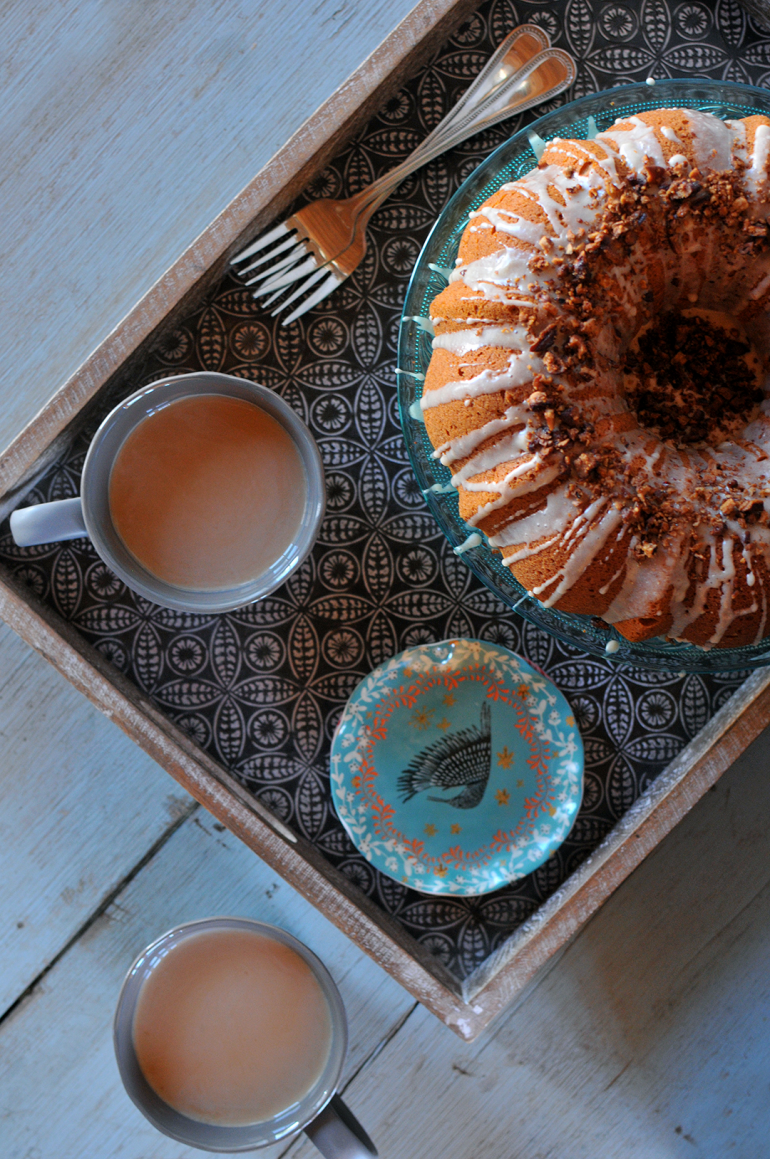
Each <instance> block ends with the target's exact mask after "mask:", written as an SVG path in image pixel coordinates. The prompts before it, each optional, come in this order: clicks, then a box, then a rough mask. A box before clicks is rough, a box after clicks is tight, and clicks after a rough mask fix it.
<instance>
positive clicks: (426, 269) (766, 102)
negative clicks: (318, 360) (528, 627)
mask: <svg viewBox="0 0 770 1159" xmlns="http://www.w3.org/2000/svg"><path fill="white" fill-rule="evenodd" d="M667 105H668V106H673V107H677V106H678V107H691V108H699V109H701V110H703V109H707V110H709V109H712V110H713V109H719V108H726V107H727V106H730V105H732V106H734V107H733V109H731V110H729V111H730V114H731V115H733V116H738V115H744V116H745V115H749V114H750V113H751V112H752V111H755V112H757V111H758V112H763V113H766V114H768V115H770V92H768V91H766V90H764V89H759V88H756V87H755V86H753V85H746V84H741V83H737V82H731V81H715V80H706V79H703V80H687V79H686V78H685V79H679V80H664V81H656V83H655V85H654V86H649V85H647V84H646V83H644V82H642V83H640V84H633V85H622V86H619V87H617V88H613V89H607V90H606V91H604V92H600V93H595V94H590V95H588V96H583V97H580V98H578V99H577V100H575V101H571V102H569V103H568V104H566V105H563V106H560V107H559V108H558V109H556V110H553V111H551V112H549V113H546V114H545V115H544V116H542V117H540V118H538V119H537V120H536V121H534V122H532V123H531V124H530V125H527V126H526V127H525V128H523V129H520V130H519V131H518V132H517V133H515V134H514V135H513V136H512V137H510V138H509V139H508V140H507V141H505V142H504V143H503V144H502V145H500V146H499V147H498V148H497V149H496V150H495V151H494V152H493V153H492V154H491V155H490V156H489V157H488V158H487V159H486V160H485V161H483V162H482V163H481V164H480V165H479V166H478V168H477V169H475V170H474V171H473V173H471V174H470V176H469V177H467V178H466V180H465V181H464V182H463V184H462V185H461V186H460V187H459V189H458V190H457V191H456V192H455V193H454V195H453V196H452V198H451V199H450V200H449V202H448V203H447V205H446V206H445V208H444V209H443V210H442V212H441V213H440V215H439V217H438V219H437V220H436V222H435V224H434V226H433V228H432V229H431V232H430V234H429V235H428V238H427V240H426V242H425V244H424V246H423V248H422V251H421V253H420V255H419V257H418V259H417V262H416V264H415V268H414V270H413V272H412V276H411V278H410V281H409V285H408V287H407V292H406V297H405V300H404V309H403V313H402V318H401V325H400V328H399V341H398V367H399V372H398V374H397V379H398V403H399V413H400V418H401V427H402V431H403V434H404V440H405V442H406V447H407V452H408V454H409V459H410V462H411V464H412V469H413V470H414V473H415V476H416V478H417V481H418V483H419V485H420V488H421V490H422V492H423V494H424V496H425V499H426V501H427V504H428V508H429V510H430V512H431V514H432V515H433V517H434V518H435V520H436V521H437V523H438V525H439V527H440V528H441V530H442V531H443V533H444V535H445V536H446V538H447V539H448V540H449V542H450V544H451V545H452V547H453V548H455V549H457V548H460V549H463V548H464V550H463V551H462V558H463V559H464V561H465V563H466V564H467V565H468V567H470V569H471V570H472V571H473V572H474V574H475V575H476V576H477V577H478V578H479V579H480V580H481V581H482V583H484V584H485V585H486V586H487V587H488V588H490V590H491V591H493V592H494V593H495V595H497V596H498V598H499V599H500V600H501V601H502V603H503V604H505V605H506V606H507V607H508V608H509V609H515V610H516V611H518V612H519V613H520V614H521V615H522V616H523V617H524V619H526V620H528V621H529V622H530V623H533V624H535V625H536V626H537V627H539V628H543V629H544V630H545V631H547V632H548V633H549V634H550V635H552V636H555V637H556V638H557V639H558V640H560V641H562V642H563V643H566V644H568V645H571V646H572V647H573V648H575V649H576V650H578V651H580V652H588V653H590V654H592V655H594V656H602V657H605V658H609V659H611V660H613V661H614V662H616V663H625V664H633V665H636V666H638V667H641V668H653V669H657V670H659V671H665V672H672V671H673V672H677V671H681V672H719V671H722V672H731V671H740V670H742V669H751V668H761V667H765V666H767V665H769V664H770V640H768V639H765V640H763V641H760V642H759V643H758V644H750V645H746V646H745V647H743V648H713V649H703V648H699V647H697V646H696V645H693V644H679V643H674V642H671V643H669V642H667V641H665V640H663V639H661V638H658V639H656V640H651V641H643V642H640V643H632V642H630V641H627V640H625V639H624V637H623V636H621V635H620V633H618V632H617V631H616V630H615V629H614V628H611V627H610V626H609V625H605V626H603V627H599V626H598V624H597V623H595V622H594V619H593V617H590V616H579V615H575V614H571V613H565V612H558V611H556V610H555V609H553V608H546V607H544V605H542V604H540V603H539V602H538V601H537V600H536V599H534V597H532V596H529V595H528V594H527V592H526V591H525V589H524V588H523V587H522V586H521V584H519V583H518V581H517V580H515V579H514V577H513V575H512V574H511V573H510V572H509V571H508V569H506V568H504V566H503V564H502V563H501V562H500V560H499V557H497V556H496V554H495V553H494V552H493V551H492V549H491V548H490V547H489V546H488V544H487V543H486V541H485V540H484V539H483V537H482V542H481V543H480V544H479V545H478V546H467V545H468V537H469V534H470V533H472V531H473V529H472V528H470V527H468V526H467V525H466V524H465V523H464V522H463V521H462V520H461V519H460V517H459V514H458V513H457V496H456V493H455V492H454V488H451V487H450V489H449V491H443V490H439V488H445V487H447V486H448V483H449V477H450V472H449V471H448V469H447V468H446V467H443V466H442V465H441V464H440V463H438V462H437V460H434V459H432V457H431V455H430V451H431V450H432V448H430V447H429V444H428V442H427V436H426V434H425V426H424V423H422V422H421V421H420V420H417V419H415V418H414V417H413V416H412V415H411V414H410V407H412V406H413V404H414V403H415V401H416V399H418V398H419V393H418V389H417V387H418V380H416V379H415V378H414V377H413V374H412V373H411V372H412V371H416V372H417V373H418V374H419V373H423V374H424V370H425V367H426V366H427V361H428V360H429V357H430V340H429V336H428V334H427V332H426V331H424V330H423V329H422V328H421V327H420V325H419V323H416V322H415V321H414V318H415V316H416V317H418V318H419V317H424V316H425V313H426V307H427V305H428V304H429V302H430V301H431V300H432V299H433V297H435V295H436V294H437V293H438V292H439V290H440V289H441V288H442V287H443V285H444V284H445V279H443V278H441V277H440V274H439V273H437V272H436V270H434V269H431V266H440V265H441V262H439V261H437V258H443V261H444V262H446V265H445V266H444V268H450V265H451V264H453V263H454V256H455V255H456V252H457V245H458V244H459V239H460V236H461V234H462V230H463V228H464V226H465V223H466V221H467V217H468V213H469V212H470V210H471V209H473V208H474V207H476V206H478V205H480V204H481V203H482V202H483V201H484V200H485V199H486V198H487V197H488V196H490V194H491V193H492V192H494V191H495V189H497V188H499V186H500V185H502V184H503V183H504V182H505V181H507V180H511V179H512V178H515V176H521V175H523V174H524V173H525V172H528V171H529V170H530V169H532V168H534V165H535V163H536V161H535V155H534V153H533V152H532V146H531V144H530V135H531V134H533V133H535V134H537V135H538V136H540V137H542V138H543V140H549V139H551V138H553V137H555V136H560V135H564V131H565V130H566V129H568V128H569V127H572V128H573V129H577V130H578V131H577V133H576V135H577V136H581V135H583V136H585V135H586V132H585V126H583V127H582V129H581V128H580V126H579V124H578V122H580V121H581V120H582V121H585V120H587V118H588V116H589V115H590V116H593V117H594V118H595V120H597V122H598V123H599V128H600V129H601V128H603V127H608V126H609V124H611V123H612V121H614V120H616V119H617V117H618V116H619V115H623V114H629V113H631V111H632V107H633V106H635V107H636V109H637V111H638V110H639V109H641V108H643V107H645V106H646V107H647V108H664V107H666V106H667ZM604 122H606V124H605V123H604ZM517 162H518V164H519V171H518V172H516V173H515V175H514V174H513V173H507V172H506V170H507V169H509V168H513V167H514V166H515V165H516V163H517ZM452 251H453V252H452ZM434 487H435V488H436V489H435V490H433V488H434ZM610 641H614V644H611V645H610V647H611V648H615V646H616V645H617V650H616V651H614V653H608V652H607V644H608V643H609V642H610Z"/></svg>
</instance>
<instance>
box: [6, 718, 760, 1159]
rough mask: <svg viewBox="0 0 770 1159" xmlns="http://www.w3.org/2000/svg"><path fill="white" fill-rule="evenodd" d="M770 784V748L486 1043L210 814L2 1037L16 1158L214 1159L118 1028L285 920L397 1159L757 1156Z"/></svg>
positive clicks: (682, 829)
mask: <svg viewBox="0 0 770 1159" xmlns="http://www.w3.org/2000/svg"><path fill="white" fill-rule="evenodd" d="M768 765H770V733H765V734H763V736H762V737H760V738H759V740H757V741H756V742H755V743H754V745H752V746H751V748H750V749H748V750H747V752H746V753H745V754H744V755H743V756H742V757H741V758H740V759H739V761H738V762H737V763H736V765H735V766H734V767H733V769H731V770H730V771H729V772H728V773H727V774H726V775H725V776H724V777H723V779H722V780H721V781H720V783H719V784H718V785H717V786H716V788H715V790H714V791H713V792H712V793H709V794H707V795H706V797H705V798H704V799H703V800H702V801H701V802H700V803H699V805H698V806H697V808H696V809H695V810H694V811H693V812H692V813H690V814H689V815H688V817H687V818H686V819H685V820H684V821H683V822H682V823H681V824H680V826H679V827H678V828H677V829H676V830H675V831H674V832H673V833H671V834H670V835H669V836H668V837H667V838H666V839H665V841H664V842H663V843H662V844H661V845H660V846H659V848H658V849H657V850H656V851H655V853H653V854H652V855H651V857H650V858H649V859H648V860H647V861H646V862H645V863H644V865H643V866H641V867H640V868H639V869H638V870H637V871H636V873H635V874H633V876H632V877H630V878H629V879H628V880H627V881H626V882H625V883H624V884H623V885H622V886H621V887H620V889H619V890H618V891H617V893H616V894H615V895H614V896H613V898H611V899H610V901H609V902H608V903H607V904H606V905H605V906H604V908H603V909H602V910H601V912H600V913H599V914H598V915H597V916H596V918H595V919H594V920H593V921H592V922H591V923H590V924H589V925H588V926H587V927H586V928H585V929H584V930H583V932H582V933H581V934H580V936H579V937H578V938H577V939H576V940H575V941H574V942H573V943H572V945H571V946H570V947H569V948H568V949H567V950H566V952H565V953H564V954H563V956H562V957H561V959H560V960H559V961H558V962H557V963H556V964H555V965H554V966H553V968H552V969H551V971H550V972H549V973H548V974H547V976H545V977H544V978H542V980H541V981H540V983H539V984H538V985H536V986H535V987H534V988H533V989H532V990H531V991H530V993H529V994H528V995H527V996H526V998H525V999H524V1000H523V1001H522V1002H520V1004H519V1005H518V1006H517V1007H516V1008H515V1009H514V1010H513V1011H512V1013H511V1014H509V1015H508V1016H507V1017H505V1018H504V1019H503V1020H502V1021H501V1022H500V1023H498V1024H497V1025H496V1026H495V1027H494V1029H493V1030H492V1031H491V1032H489V1033H488V1034H486V1035H485V1036H483V1037H482V1038H481V1039H480V1040H478V1041H477V1042H476V1043H474V1044H471V1045H467V1044H463V1043H462V1042H460V1041H459V1040H458V1039H457V1038H456V1037H455V1036H454V1035H453V1034H452V1033H451V1032H450V1031H449V1030H448V1029H447V1028H445V1027H443V1026H442V1025H441V1024H440V1023H439V1022H438V1021H437V1020H436V1019H435V1018H433V1017H432V1016H431V1015H429V1014H428V1013H427V1012H426V1011H424V1010H423V1009H421V1008H419V1007H418V1008H413V1007H412V1004H411V1003H410V1001H409V999H408V997H407V996H406V995H405V993H404V991H403V990H401V988H400V987H398V986H397V985H396V983H394V982H393V981H392V979H390V978H388V977H387V975H385V974H384V973H383V972H382V971H380V970H379V969H378V968H377V967H376V966H374V965H373V964H372V963H371V962H369V961H368V960H367V959H366V958H365V957H364V956H363V955H361V953H360V952H359V951H358V950H357V949H355V947H354V946H353V945H352V944H351V943H350V942H349V941H348V940H347V939H346V938H344V936H343V935H341V934H340V933H339V932H338V931H337V930H335V929H334V928H333V927H332V926H331V925H330V924H329V923H328V922H326V920H325V919H324V918H321V917H320V916H319V915H318V914H317V912H316V911H315V910H314V909H313V908H312V907H310V906H308V905H307V903H306V902H304V901H303V900H302V899H300V898H299V897H298V895H297V894H296V893H295V892H294V891H293V890H292V889H291V887H289V886H288V885H286V884H285V883H282V882H281V881H280V879H278V878H277V877H276V876H275V875H274V874H272V873H271V872H270V870H269V869H267V868H266V867H265V866H264V865H262V864H261V863H260V862H259V861H258V860H257V859H256V858H254V856H253V855H252V854H250V853H249V852H248V850H246V849H245V848H244V847H243V846H242V845H241V844H239V843H238V842H237V841H236V840H235V839H234V838H233V837H232V836H231V835H229V834H228V833H227V832H226V831H221V832H219V831H218V830H217V828H216V826H215V825H214V824H213V823H212V821H211V819H210V818H208V817H207V815H206V814H205V813H203V812H199V813H198V814H197V815H196V817H194V818H192V819H190V820H188V821H186V822H185V823H184V824H183V826H182V827H181V829H180V830H179V831H178V832H177V833H176V834H175V835H174V836H173V837H172V838H171V839H170V840H169V841H168V843H167V844H166V845H165V847H164V848H163V849H162V850H161V852H160V853H158V854H157V855H156V856H155V858H153V860H152V861H151V862H150V863H149V864H148V865H147V866H146V867H145V868H144V869H143V870H142V871H141V872H140V874H139V875H138V876H137V878H136V879H135V881H133V882H132V883H131V884H130V885H129V886H128V887H127V889H126V890H125V891H124V893H123V894H121V895H120V897H118V899H117V900H116V903H115V905H114V906H112V907H111V908H110V909H109V910H108V911H107V913H106V914H105V916H104V917H102V918H100V919H99V920H98V921H97V922H96V923H95V924H94V925H93V927H92V928H91V930H89V932H88V933H87V934H86V935H85V936H83V937H81V939H80V940H79V942H78V943H77V944H76V945H75V946H73V947H72V948H71V949H70V950H69V951H68V952H67V953H66V954H65V955H64V957H63V958H62V960H61V961H60V962H59V963H58V964H57V965H56V966H55V967H54V968H53V969H52V970H51V971H50V973H49V974H48V976H47V977H46V978H45V980H44V982H43V984H42V986H41V987H40V989H39V990H38V991H36V992H35V993H33V994H32V995H31V996H30V997H29V998H28V999H27V1000H26V1001H25V1003H24V1004H23V1005H22V1006H21V1007H20V1008H19V1009H18V1010H17V1011H16V1012H15V1013H14V1014H13V1015H12V1016H11V1017H10V1018H9V1019H8V1020H7V1021H6V1022H5V1023H4V1024H3V1025H2V1026H0V1151H1V1153H2V1154H3V1156H4V1159H5V1157H6V1156H7V1159H22V1157H26V1156H32V1155H34V1156H36V1157H38V1159H49V1157H50V1159H80V1157H81V1156H82V1155H89V1156H90V1155H93V1156H99V1159H102V1157H105V1159H108V1157H110V1156H113V1155H118V1154H120V1156H121V1159H183V1157H184V1159H192V1157H193V1155H194V1154H195V1153H194V1152H190V1151H185V1149H184V1148H180V1147H178V1146H177V1145H175V1144H172V1143H170V1142H169V1141H166V1140H164V1139H163V1138H161V1137H160V1136H157V1135H155V1134H154V1132H153V1131H152V1130H151V1129H150V1128H149V1127H148V1126H147V1125H146V1124H145V1123H144V1121H143V1120H142V1118H141V1117H140V1116H139V1114H138V1113H137V1112H136V1111H135V1109H134V1108H133V1106H132V1105H131V1104H130V1103H129V1101H128V1099H127V1098H126V1097H125V1095H124V1094H123V1093H122V1091H121V1088H120V1087H119V1085H118V1079H117V1075H116V1072H115V1068H114V1063H113V1060H112V1054H111V1044H110V1019H111V1015H112V1009H113V1006H114V1002H115V998H116V994H117V989H118V986H119V983H120V979H121V976H122V973H123V971H124V969H125V968H126V966H127V965H128V964H129V962H130V960H131V958H132V955H133V954H134V953H135V952H136V951H137V950H138V949H139V948H141V946H142V945H143V944H144V943H145V942H146V941H147V940H149V939H150V938H151V937H152V936H153V935H154V934H156V933H158V932H159V931H160V930H162V929H164V928H166V927H167V926H169V925H171V924H173V923H174V922H177V921H180V920H184V919H186V918H192V917H197V916H203V915H204V914H211V913H216V912H220V913H221V912H230V913H241V914H247V915H251V916H255V917H260V918H263V919H266V920H268V921H274V922H278V923H280V924H282V925H284V926H286V928H288V929H290V930H292V932H294V933H295V934H297V935H298V936H299V937H301V938H303V939H304V940H305V941H306V942H308V944H310V945H311V947H312V948H313V949H314V950H315V951H316V952H317V953H319V954H320V955H321V956H322V957H323V958H324V959H325V961H326V962H327V964H328V965H329V967H330V969H331V971H332V974H333V975H334V976H335V978H336V979H337V981H338V983H339V985H340V987H341V989H342V992H343V995H344V997H345V1001H346V1003H347V1006H348V1011H349V1016H350V1028H351V1051H350V1056H349V1060H348V1066H347V1070H346V1075H347V1076H348V1078H350V1076H353V1077H352V1081H351V1082H349V1083H347V1082H346V1087H347V1089H346V1091H345V1097H346V1099H347V1100H348V1101H349V1103H350V1105H351V1106H352V1107H353V1108H354V1109H355V1111H356V1113H357V1114H359V1116H360V1117H361V1119H362V1121H363V1122H364V1123H365V1124H366V1126H367V1128H368V1129H369V1130H370V1132H371V1134H372V1136H373V1137H374V1139H375V1140H376V1142H377V1144H378V1146H379V1148H380V1154H381V1155H382V1156H383V1159H417V1157H419V1159H422V1157H423V1156H426V1157H427V1156H431V1155H441V1156H442V1157H444V1159H471V1157H474V1159H475V1156H482V1155H489V1156H494V1157H495V1159H532V1157H533V1156H543V1157H546V1156H548V1157H551V1159H563V1157H567V1156H568V1157H569V1159H627V1156H628V1145H629V1139H633V1140H634V1147H635V1149H636V1152H637V1153H638V1154H640V1155H644V1156H645V1159H678V1157H679V1156H691V1157H694V1159H698V1157H699V1156H700V1157H707V1159H721V1157H722V1156H724V1155H727V1154H735V1155H737V1156H741V1157H744V1156H745V1157H747V1159H748V1157H751V1159H755V1157H757V1156H760V1155H762V1154H764V1150H763V1148H764V1147H765V1143H766V1139H767V1134H768V1130H770V1107H769V1105H768V1103H767V1099H766V1097H765V1092H766V1085H767V1079H766V1075H767V1068H768V1063H770V1058H769V1057H768V1056H770V1045H769V1044H768V1041H767V1033H766V1026H767V1021H768V1019H770V987H769V986H768V983H767V977H768V960H770V862H768V859H767V856H766V849H767V839H768V830H770V777H768V775H767V773H768ZM410 1010H411V1013H410ZM407 1015H408V1017H406V1020H405V1021H403V1019H404V1017H405V1016H407ZM402 1021H403V1025H401V1023H402ZM381 1044H383V1045H382V1049H381V1050H378V1047H380V1045H381ZM677 1128H680V1130H679V1131H677ZM686 1136H690V1139H691V1140H694V1143H693V1142H691V1141H690V1139H688V1138H686ZM282 1151H284V1148H273V1149H269V1150H268V1151H266V1152H263V1154H264V1155H265V1159H277V1156H278V1155H279V1154H281V1153H282ZM290 1153H291V1155H292V1156H293V1157H294V1159H300V1157H301V1159H316V1153H315V1152H314V1151H313V1150H312V1148H311V1147H309V1146H307V1145H305V1144H303V1143H302V1142H299V1143H297V1144H295V1145H294V1146H293V1147H291V1148H290Z"/></svg>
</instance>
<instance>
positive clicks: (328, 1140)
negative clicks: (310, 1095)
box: [305, 1095, 377, 1159]
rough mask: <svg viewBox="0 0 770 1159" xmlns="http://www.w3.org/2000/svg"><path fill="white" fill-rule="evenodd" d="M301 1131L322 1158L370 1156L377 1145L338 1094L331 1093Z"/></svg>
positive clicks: (336, 1158)
mask: <svg viewBox="0 0 770 1159" xmlns="http://www.w3.org/2000/svg"><path fill="white" fill-rule="evenodd" d="M305 1134H306V1135H307V1136H308V1138H309V1139H312V1141H313V1143H315V1145H316V1147H317V1148H318V1150H319V1151H320V1152H321V1154H322V1155H323V1156H325V1159H372V1157H375V1159H376V1155H377V1148H376V1147H375V1145H374V1143H373V1142H372V1141H371V1139H370V1138H369V1136H368V1135H367V1133H366V1131H365V1130H364V1129H363V1127H362V1126H361V1124H360V1123H359V1121H358V1119H357V1118H356V1117H355V1115H354V1114H353V1112H352V1111H350V1110H349V1109H348V1107H346V1106H345V1104H344V1103H343V1101H342V1099H341V1098H340V1097H339V1095H333V1096H332V1098H331V1101H330V1102H329V1103H327V1104H326V1106H325V1107H324V1109H323V1110H322V1111H321V1113H320V1115H317V1116H316V1118H315V1119H313V1122H312V1123H308V1125H307V1126H306V1127H305Z"/></svg>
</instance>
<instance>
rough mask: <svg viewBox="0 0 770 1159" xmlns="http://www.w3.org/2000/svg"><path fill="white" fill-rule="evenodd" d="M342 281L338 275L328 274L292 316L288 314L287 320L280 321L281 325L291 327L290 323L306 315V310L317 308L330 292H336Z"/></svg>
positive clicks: (343, 279) (342, 278)
mask: <svg viewBox="0 0 770 1159" xmlns="http://www.w3.org/2000/svg"><path fill="white" fill-rule="evenodd" d="M344 281H345V278H344V277H342V276H341V275H340V274H337V273H331V274H329V276H328V277H327V278H326V280H325V281H323V282H321V285H320V286H319V287H318V289H317V290H316V291H315V293H313V294H311V295H310V297H309V298H307V299H306V300H305V301H304V302H303V303H302V305H301V306H297V309H296V310H295V311H294V312H293V313H292V314H289V317H288V318H283V319H282V320H281V325H282V326H291V324H292V322H296V321H297V318H301V317H302V315H303V314H306V313H307V311H308V310H312V309H313V306H317V305H318V303H319V302H323V300H324V298H328V296H329V294H331V292H332V290H336V289H337V286H339V285H340V284H341V283H342V282H344Z"/></svg>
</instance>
